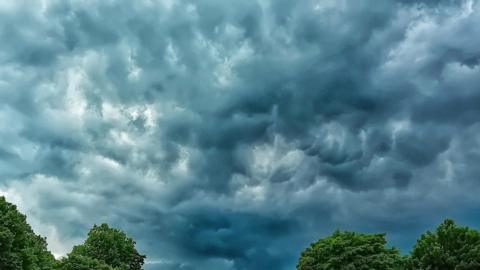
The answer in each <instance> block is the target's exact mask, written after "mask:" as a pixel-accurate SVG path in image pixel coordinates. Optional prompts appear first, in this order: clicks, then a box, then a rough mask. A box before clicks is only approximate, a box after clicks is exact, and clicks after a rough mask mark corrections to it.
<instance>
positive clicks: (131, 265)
mask: <svg viewBox="0 0 480 270" xmlns="http://www.w3.org/2000/svg"><path fill="white" fill-rule="evenodd" d="M144 260H145V256H143V255H140V254H139V253H138V251H137V250H136V249H135V241H133V239H131V238H129V237H128V236H127V235H126V234H125V233H124V232H122V231H120V230H118V229H114V228H110V227H109V226H108V225H107V224H102V225H100V226H96V225H95V226H93V228H92V229H91V230H90V232H89V233H88V238H87V240H86V241H85V242H84V243H83V244H82V245H79V246H76V247H74V248H73V250H72V252H71V253H70V254H69V255H68V256H67V257H65V258H62V259H61V260H60V261H56V260H55V258H54V256H53V255H52V254H51V253H50V251H48V249H47V243H46V239H45V238H42V237H40V236H38V235H36V234H35V233H34V232H33V230H32V228H31V227H30V225H28V223H27V221H26V217H25V215H23V214H21V213H20V212H19V211H18V210H17V208H16V206H15V205H13V204H11V203H8V202H7V201H6V200H5V198H4V197H1V196H0V270H141V269H142V266H143V264H144Z"/></svg>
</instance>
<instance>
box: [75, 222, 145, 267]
mask: <svg viewBox="0 0 480 270" xmlns="http://www.w3.org/2000/svg"><path fill="white" fill-rule="evenodd" d="M76 256H81V257H86V258H90V259H95V260H98V261H100V262H103V263H105V264H107V265H109V266H111V267H112V268H118V269H121V270H141V269H142V266H143V264H144V260H145V256H143V255H140V254H139V253H138V251H137V250H136V249H135V241H133V240H132V239H131V238H129V237H127V235H126V234H125V233H124V232H122V231H120V230H118V229H114V228H110V227H109V226H108V225H107V224H102V225H100V226H97V225H95V226H93V228H92V229H91V230H90V232H89V233H88V238H87V240H86V241H85V242H84V243H83V244H82V245H79V246H75V247H74V248H73V250H72V252H71V253H70V255H69V258H70V257H76ZM67 269H68V268H67Z"/></svg>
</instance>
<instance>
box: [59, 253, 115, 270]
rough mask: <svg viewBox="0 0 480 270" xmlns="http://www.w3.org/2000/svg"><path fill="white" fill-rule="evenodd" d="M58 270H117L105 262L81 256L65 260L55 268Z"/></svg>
mask: <svg viewBox="0 0 480 270" xmlns="http://www.w3.org/2000/svg"><path fill="white" fill-rule="evenodd" d="M55 269H57V270H117V268H113V267H111V266H110V265H108V264H106V263H105V262H103V261H100V260H97V259H92V258H89V257H86V256H81V255H70V256H68V257H67V258H63V259H62V260H60V262H59V263H58V266H57V267H56V268H55Z"/></svg>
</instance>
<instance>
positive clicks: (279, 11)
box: [0, 0, 480, 270]
mask: <svg viewBox="0 0 480 270" xmlns="http://www.w3.org/2000/svg"><path fill="white" fill-rule="evenodd" d="M478 25H480V2H479V1H453V0H452V1H447V0H445V1H427V0H424V1H420V0H418V1H414V0H403V1H400V0H398V1H393V0H392V1H373V0H370V1H367V0H360V1H338V0H335V1H334V0H325V1H313V0H307V1H289V0H275V1H267V0H256V1H254V0H251V1H250V0H248V1H223V0H200V1H189V0H181V1H170V0H168V1H167V0H164V1H160V0H139V1H134V2H132V1H119V0H109V1H100V0H98V1H80V0H70V1H54V0H51V1H46V0H43V1H27V0H24V1H11V3H1V4H0V40H2V42H1V43H0V193H1V194H4V195H6V196H7V199H9V200H10V201H12V202H14V203H17V204H18V205H19V206H20V208H21V209H22V210H23V211H24V212H26V213H27V214H28V216H29V221H30V223H32V225H33V227H34V228H35V229H36V231H37V232H39V233H42V234H43V235H45V236H47V237H48V241H49V247H50V248H51V249H52V250H53V251H54V253H55V254H58V255H61V254H65V253H66V252H68V251H69V250H70V248H71V246H72V245H73V244H76V243H79V242H80V241H81V240H82V239H83V238H84V236H85V233H86V231H87V230H88V229H89V228H90V227H91V226H92V225H93V224H94V223H100V222H108V223H110V224H112V225H114V226H117V227H120V228H122V229H124V230H126V231H127V232H128V233H129V234H130V235H132V236H134V238H135V239H136V240H137V243H138V246H139V249H140V250H141V251H142V252H143V253H145V254H146V255H147V256H148V258H149V265H148V266H147V268H148V269H218V270H234V269H235V270H243V269H248V270H254V269H293V268H294V266H295V264H296V260H297V258H298V255H299V253H300V251H301V250H302V249H303V248H304V247H306V246H307V245H308V244H309V243H310V242H312V241H314V240H316V239H317V238H319V237H321V236H324V235H326V234H328V233H330V232H331V231H332V230H333V229H336V228H341V229H349V230H361V231H365V232H378V231H380V232H387V233H388V234H389V237H390V239H391V242H392V243H393V244H395V245H397V246H400V247H402V248H409V247H410V245H412V244H413V243H414V241H415V237H416V235H417V234H418V232H420V231H423V230H424V229H426V228H431V227H432V226H434V225H435V224H436V223H438V222H439V221H440V220H441V219H443V218H445V217H447V216H451V217H454V218H457V219H459V220H460V221H461V222H464V223H467V224H468V225H471V226H479V225H480V220H478V218H476V216H478V215H477V214H478V211H479V210H480V207H479V203H480V199H479V198H478V196H476V194H478V192H479V191H480V186H479V185H478V181H479V179H480V167H479V166H478V164H479V163H480V138H479V136H478V134H479V132H480V89H479V86H480V66H479V61H480V49H479V48H480V38H479V37H480V28H479V27H477V26H478Z"/></svg>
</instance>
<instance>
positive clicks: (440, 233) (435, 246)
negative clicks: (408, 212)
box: [411, 219, 480, 270]
mask: <svg viewBox="0 0 480 270" xmlns="http://www.w3.org/2000/svg"><path fill="white" fill-rule="evenodd" d="M411 264H412V268H413V269H421V270H453V269H454V270H477V269H480V233H479V232H478V231H476V230H473V229H470V228H468V227H460V226H457V225H455V223H454V222H453V221H452V220H450V219H447V220H445V221H444V222H443V223H442V224H440V226H438V227H437V229H436V230H435V231H434V232H430V231H428V232H426V233H424V234H423V235H422V236H421V237H420V239H419V240H418V241H417V243H416V244H415V246H414V247H413V250H412V252H411Z"/></svg>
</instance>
